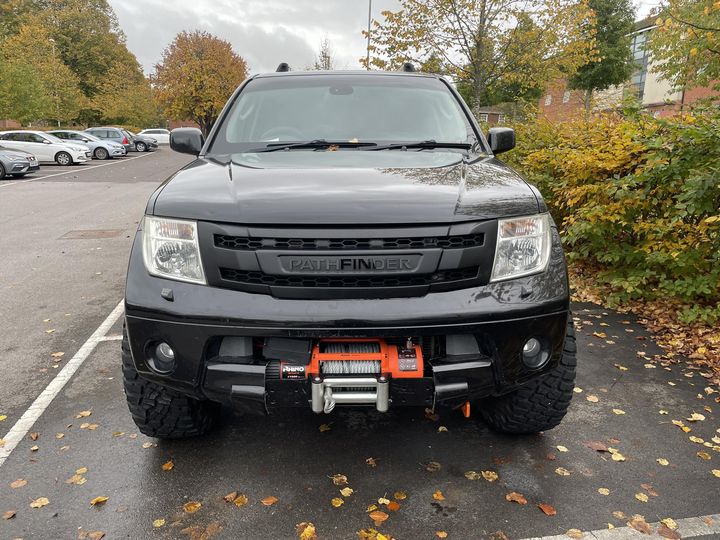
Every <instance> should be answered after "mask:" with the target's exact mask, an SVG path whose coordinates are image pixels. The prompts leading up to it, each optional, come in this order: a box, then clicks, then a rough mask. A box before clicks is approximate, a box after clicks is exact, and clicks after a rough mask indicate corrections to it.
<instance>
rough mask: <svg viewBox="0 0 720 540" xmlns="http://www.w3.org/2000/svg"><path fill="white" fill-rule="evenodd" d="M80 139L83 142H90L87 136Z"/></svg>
mask: <svg viewBox="0 0 720 540" xmlns="http://www.w3.org/2000/svg"><path fill="white" fill-rule="evenodd" d="M80 140H81V141H82V142H90V139H86V138H85V137H83V138H82V139H80Z"/></svg>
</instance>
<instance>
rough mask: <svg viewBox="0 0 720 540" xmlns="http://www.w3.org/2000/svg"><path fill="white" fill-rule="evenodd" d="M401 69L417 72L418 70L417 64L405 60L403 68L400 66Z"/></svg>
mask: <svg viewBox="0 0 720 540" xmlns="http://www.w3.org/2000/svg"><path fill="white" fill-rule="evenodd" d="M400 71H405V72H407V73H415V72H416V71H417V70H416V69H415V66H414V65H413V63H412V62H405V63H404V64H403V65H402V68H400Z"/></svg>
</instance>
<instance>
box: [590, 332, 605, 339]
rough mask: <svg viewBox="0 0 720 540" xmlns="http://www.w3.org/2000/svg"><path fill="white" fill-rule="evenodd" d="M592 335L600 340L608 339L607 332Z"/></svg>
mask: <svg viewBox="0 0 720 540" xmlns="http://www.w3.org/2000/svg"><path fill="white" fill-rule="evenodd" d="M592 335H593V336H595V337H596V338H600V339H605V338H606V337H607V334H606V333H605V332H593V333H592Z"/></svg>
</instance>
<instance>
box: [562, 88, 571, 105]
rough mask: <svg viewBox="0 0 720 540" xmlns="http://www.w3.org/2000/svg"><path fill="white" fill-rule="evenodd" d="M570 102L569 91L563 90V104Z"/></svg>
mask: <svg viewBox="0 0 720 540" xmlns="http://www.w3.org/2000/svg"><path fill="white" fill-rule="evenodd" d="M568 101H570V90H565V93H564V94H563V103H567V102H568Z"/></svg>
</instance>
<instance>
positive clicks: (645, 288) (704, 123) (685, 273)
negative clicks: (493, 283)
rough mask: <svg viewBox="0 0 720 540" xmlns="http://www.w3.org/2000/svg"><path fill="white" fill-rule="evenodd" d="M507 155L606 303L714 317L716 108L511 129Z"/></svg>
mask: <svg viewBox="0 0 720 540" xmlns="http://www.w3.org/2000/svg"><path fill="white" fill-rule="evenodd" d="M516 129H517V131H518V147H517V149H516V150H514V151H513V152H511V153H510V154H509V155H508V156H509V157H508V160H509V161H511V162H512V163H513V164H515V165H517V166H518V167H519V168H520V170H522V171H524V173H525V174H526V175H527V177H528V180H529V181H530V182H531V183H533V184H535V185H537V186H538V188H539V189H540V190H541V192H542V193H543V195H544V197H545V198H546V201H547V203H548V205H549V207H550V209H551V213H552V214H553V217H554V218H555V220H556V222H557V223H558V226H559V227H560V229H561V233H562V236H563V239H564V244H565V247H566V250H567V253H568V258H569V260H570V261H571V262H573V263H576V264H577V263H579V264H582V265H587V266H589V267H591V268H593V269H595V270H596V275H597V279H598V283H599V284H600V285H602V286H603V287H604V288H606V289H607V291H608V299H609V300H610V302H611V303H616V304H617V303H620V302H625V301H628V300H632V299H638V298H642V299H650V300H652V299H656V298H668V297H671V298H676V299H679V300H681V301H682V302H683V303H684V304H685V305H686V306H687V309H686V310H685V312H684V313H683V318H684V319H685V320H687V321H690V320H697V319H700V320H704V321H706V322H713V321H715V320H717V319H718V317H720V307H718V300H720V110H719V109H718V108H717V107H710V108H705V109H697V110H695V111H693V112H692V114H684V115H679V116H677V117H674V118H671V119H665V120H663V119H655V118H652V117H651V116H649V115H646V114H641V113H635V114H630V115H629V116H625V117H622V116H620V115H616V114H605V115H600V116H596V117H593V118H591V119H590V120H589V121H587V122H586V121H584V120H581V119H578V120H573V121H568V122H562V123H555V124H553V123H550V122H548V121H545V120H537V121H534V122H532V123H528V124H523V125H519V126H516Z"/></svg>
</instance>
